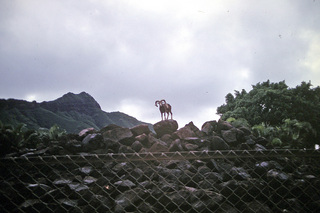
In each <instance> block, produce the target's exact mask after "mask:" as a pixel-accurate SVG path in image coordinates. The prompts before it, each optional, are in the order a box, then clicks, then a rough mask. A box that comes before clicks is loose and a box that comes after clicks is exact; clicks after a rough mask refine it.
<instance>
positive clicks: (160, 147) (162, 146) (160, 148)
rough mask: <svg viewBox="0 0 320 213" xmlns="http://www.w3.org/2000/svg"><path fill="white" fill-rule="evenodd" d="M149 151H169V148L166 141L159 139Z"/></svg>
mask: <svg viewBox="0 0 320 213" xmlns="http://www.w3.org/2000/svg"><path fill="white" fill-rule="evenodd" d="M148 151H149V152H168V151H169V148H168V146H167V144H166V143H165V142H163V141H161V140H158V141H157V142H155V143H154V144H153V145H152V146H151V147H150V148H149V150H148Z"/></svg>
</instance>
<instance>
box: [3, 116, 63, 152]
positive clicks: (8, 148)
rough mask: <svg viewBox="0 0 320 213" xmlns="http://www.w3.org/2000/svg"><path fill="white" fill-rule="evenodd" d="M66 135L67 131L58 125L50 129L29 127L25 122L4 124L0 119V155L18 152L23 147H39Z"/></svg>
mask: <svg viewBox="0 0 320 213" xmlns="http://www.w3.org/2000/svg"><path fill="white" fill-rule="evenodd" d="M64 135H66V131H65V130H64V129H61V128H60V127H59V126H57V125H53V126H52V127H51V128H50V129H47V128H39V129H38V130H31V129H27V128H26V125H25V124H19V125H17V126H12V125H4V124H3V123H2V122H1V121H0V156H3V155H5V154H7V153H11V152H16V151H18V150H19V149H21V148H37V146H38V145H40V144H41V145H43V144H46V143H48V142H49V141H53V140H59V139H60V138H61V137H63V136H64Z"/></svg>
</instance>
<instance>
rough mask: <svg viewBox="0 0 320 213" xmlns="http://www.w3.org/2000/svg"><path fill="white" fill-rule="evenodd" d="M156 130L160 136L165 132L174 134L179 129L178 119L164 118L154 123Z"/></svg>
mask: <svg viewBox="0 0 320 213" xmlns="http://www.w3.org/2000/svg"><path fill="white" fill-rule="evenodd" d="M153 129H154V131H155V132H156V133H157V136H158V138H160V137H162V136H163V135H165V134H172V133H173V132H175V131H176V130H177V129H178V122H177V121H176V120H164V121H160V122H158V123H156V124H154V125H153Z"/></svg>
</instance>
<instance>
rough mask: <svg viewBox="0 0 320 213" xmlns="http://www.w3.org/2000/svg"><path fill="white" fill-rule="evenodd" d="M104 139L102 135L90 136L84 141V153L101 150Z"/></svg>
mask: <svg viewBox="0 0 320 213" xmlns="http://www.w3.org/2000/svg"><path fill="white" fill-rule="evenodd" d="M102 141H103V138H102V136H101V134H96V133H94V134H88V135H87V136H86V137H85V138H84V139H83V140H82V147H83V149H84V151H92V150H95V149H99V148H101V146H102V145H103V143H102Z"/></svg>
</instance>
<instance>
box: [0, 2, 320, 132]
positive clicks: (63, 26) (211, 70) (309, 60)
mask: <svg viewBox="0 0 320 213" xmlns="http://www.w3.org/2000/svg"><path fill="white" fill-rule="evenodd" d="M268 79H270V81H272V82H279V81H282V80H285V81H286V83H287V85H288V86H289V87H295V86H297V85H300V83H301V82H302V81H307V82H308V81H311V83H312V84H313V85H314V86H319V85H320V1H319V0H303V1H302V0H280V1H279V0H262V1H256V0H241V1H238V0H221V1H216V0H196V1H195V0H191V1H188V0H181V1H179V0H161V1H160V0H158V1H152V0H141V1H139V0H127V1H125V0H91V1H89V0H82V1H79V0H66V1H56V0H51V1H50V0H1V1H0V98H6V99H7V98H16V99H24V100H29V101H32V100H36V101H38V102H41V101H50V100H54V99H57V98H59V97H61V96H62V95H63V94H65V93H67V92H73V93H80V92H82V91H85V92H87V93H89V94H90V95H92V96H93V97H94V98H95V99H96V100H97V102H98V103H99V104H100V106H101V108H102V109H103V110H104V111H106V112H112V111H121V112H124V113H126V114H129V115H131V116H134V117H136V118H137V119H139V120H141V121H145V122H150V123H155V122H157V121H159V120H160V113H159V110H158V109H157V108H156V107H155V105H154V103H155V101H156V100H159V99H166V100H167V102H168V103H170V104H171V105H172V111H173V118H174V119H176V120H177V121H178V122H179V127H183V126H184V125H185V124H187V123H188V122H190V121H193V122H194V123H195V124H196V125H197V126H198V127H199V128H201V125H202V124H203V123H204V122H205V121H209V120H216V119H219V116H217V115H216V108H217V107H218V106H220V105H222V104H223V103H224V101H225V96H226V95H227V94H228V93H229V92H231V93H233V92H234V90H241V89H246V90H247V91H249V90H250V89H251V85H252V84H256V83H258V82H264V81H266V80H268Z"/></svg>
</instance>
